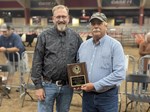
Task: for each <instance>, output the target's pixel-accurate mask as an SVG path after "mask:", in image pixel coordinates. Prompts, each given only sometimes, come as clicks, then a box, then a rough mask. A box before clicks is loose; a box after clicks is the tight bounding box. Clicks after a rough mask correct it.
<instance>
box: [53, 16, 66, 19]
mask: <svg viewBox="0 0 150 112" xmlns="http://www.w3.org/2000/svg"><path fill="white" fill-rule="evenodd" d="M54 17H55V18H56V19H61V18H62V19H66V18H67V17H68V16H54Z"/></svg>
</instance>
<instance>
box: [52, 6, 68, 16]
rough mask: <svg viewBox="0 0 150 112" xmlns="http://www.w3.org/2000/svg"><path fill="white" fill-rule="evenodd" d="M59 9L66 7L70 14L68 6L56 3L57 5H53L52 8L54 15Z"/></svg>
mask: <svg viewBox="0 0 150 112" xmlns="http://www.w3.org/2000/svg"><path fill="white" fill-rule="evenodd" d="M57 9H66V10H67V12H68V14H69V9H68V7H66V6H64V5H56V6H55V7H53V9H52V13H53V15H54V12H55V11H56V10H57Z"/></svg>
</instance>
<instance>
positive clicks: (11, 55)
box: [0, 23, 25, 91]
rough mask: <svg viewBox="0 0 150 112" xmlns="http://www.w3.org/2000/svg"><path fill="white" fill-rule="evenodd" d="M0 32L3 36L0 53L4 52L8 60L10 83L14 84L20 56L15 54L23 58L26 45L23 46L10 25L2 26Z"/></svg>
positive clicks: (1, 36)
mask: <svg viewBox="0 0 150 112" xmlns="http://www.w3.org/2000/svg"><path fill="white" fill-rule="evenodd" d="M0 31H1V32H2V35H0V52H4V53H5V55H6V57H7V58H8V61H9V65H10V74H11V76H9V83H10V84H11V83H12V75H13V74H14V72H15V70H14V69H13V68H14V66H18V65H17V61H18V56H17V55H16V54H15V52H18V53H19V54H20V56H21V54H22V52H24V51H25V48H24V45H23V44H22V41H21V38H20V36H19V35H17V34H16V33H13V30H12V28H11V26H10V25H8V24H5V23H4V24H2V25H1V28H0ZM7 90H8V91H10V87H7Z"/></svg>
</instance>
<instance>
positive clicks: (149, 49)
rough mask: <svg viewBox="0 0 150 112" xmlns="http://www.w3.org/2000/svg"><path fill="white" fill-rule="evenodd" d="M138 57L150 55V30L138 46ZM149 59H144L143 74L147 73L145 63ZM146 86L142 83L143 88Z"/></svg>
mask: <svg viewBox="0 0 150 112" xmlns="http://www.w3.org/2000/svg"><path fill="white" fill-rule="evenodd" d="M139 54H140V57H142V56H145V55H150V32H149V33H147V34H146V35H145V39H144V41H143V42H141V43H140V46H139ZM148 61H149V59H144V67H143V74H147V65H148ZM145 88H147V84H145V83H143V89H145Z"/></svg>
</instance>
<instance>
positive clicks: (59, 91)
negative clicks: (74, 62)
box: [38, 82, 73, 112]
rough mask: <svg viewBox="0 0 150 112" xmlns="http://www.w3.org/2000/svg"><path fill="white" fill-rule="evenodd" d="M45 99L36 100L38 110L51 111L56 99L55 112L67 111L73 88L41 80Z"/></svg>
mask: <svg viewBox="0 0 150 112" xmlns="http://www.w3.org/2000/svg"><path fill="white" fill-rule="evenodd" d="M43 87H44V90H45V95H46V97H45V100H44V101H38V112H53V107H54V102H55V101H56V110H57V112H69V108H70V104H71V100H72V96H73V89H72V88H70V87H69V85H64V86H60V87H58V86H57V85H56V84H54V83H47V82H43Z"/></svg>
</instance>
